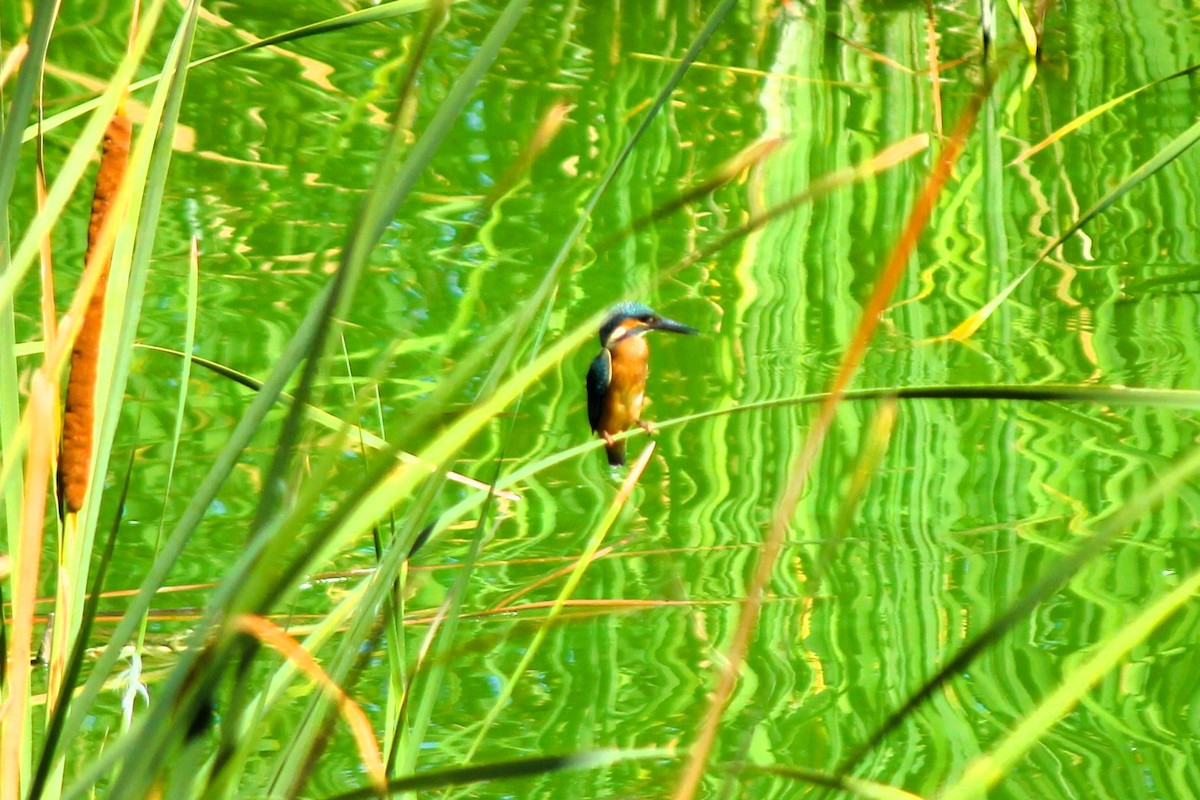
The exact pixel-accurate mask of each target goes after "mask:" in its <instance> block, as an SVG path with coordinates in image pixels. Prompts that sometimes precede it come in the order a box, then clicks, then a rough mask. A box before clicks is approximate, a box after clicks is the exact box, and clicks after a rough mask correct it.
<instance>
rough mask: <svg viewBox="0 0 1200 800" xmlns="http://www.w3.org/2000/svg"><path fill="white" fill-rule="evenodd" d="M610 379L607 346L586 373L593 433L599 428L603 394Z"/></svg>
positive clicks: (610, 360) (610, 359)
mask: <svg viewBox="0 0 1200 800" xmlns="http://www.w3.org/2000/svg"><path fill="white" fill-rule="evenodd" d="M610 381H612V354H610V353H609V352H608V348H604V349H602V350H601V351H600V355H598V356H596V358H595V359H593V360H592V366H590V367H588V374H587V397H588V422H589V423H591V426H592V432H593V433H595V432H596V431H598V430H600V414H601V413H602V412H603V410H604V395H605V394H606V393H607V392H608V384H609V382H610Z"/></svg>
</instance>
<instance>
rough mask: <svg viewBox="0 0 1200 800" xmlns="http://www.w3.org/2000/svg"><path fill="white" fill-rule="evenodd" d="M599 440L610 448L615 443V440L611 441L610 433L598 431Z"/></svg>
mask: <svg viewBox="0 0 1200 800" xmlns="http://www.w3.org/2000/svg"><path fill="white" fill-rule="evenodd" d="M600 438H601V439H603V440H604V444H606V445H607V446H609V447H612V446H613V445H614V444H616V443H617V442H616V440H615V439H613V435H612V434H611V433H609V432H608V431H600Z"/></svg>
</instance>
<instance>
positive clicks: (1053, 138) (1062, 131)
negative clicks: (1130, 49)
mask: <svg viewBox="0 0 1200 800" xmlns="http://www.w3.org/2000/svg"><path fill="white" fill-rule="evenodd" d="M1196 70H1200V64H1193V65H1192V66H1190V67H1184V68H1183V69H1181V70H1179V71H1177V72H1172V73H1171V74H1170V75H1166V76H1164V77H1162V78H1157V79H1155V80H1152V81H1150V82H1149V83H1147V84H1145V85H1143V86H1139V87H1138V88H1136V89H1134V90H1133V91H1129V92H1126V93H1125V94H1123V95H1121V96H1120V97H1114V98H1113V99H1112V100H1109V101H1108V102H1105V103H1101V104H1100V105H1098V106H1096V107H1095V108H1093V109H1091V110H1089V111H1085V112H1084V113H1082V114H1080V115H1079V116H1078V117H1076V118H1075V119H1073V120H1071V121H1070V122H1068V123H1067V124H1066V125H1063V126H1062V127H1060V128H1058V129H1057V130H1055V131H1054V132H1053V133H1051V134H1050V135H1049V136H1047V137H1046V138H1045V139H1042V141H1040V142H1038V143H1037V144H1035V145H1033V146H1032V147H1029V148H1026V149H1025V150H1023V151H1022V152H1021V153H1020V154H1019V155H1018V156H1017V157H1016V158H1014V159H1013V160H1012V161H1011V162H1010V163H1009V166H1012V165H1014V164H1020V163H1021V162H1022V161H1024V160H1025V159H1027V158H1029V157H1030V156H1034V155H1037V154H1038V153H1040V152H1041V151H1043V150H1045V149H1046V148H1047V147H1049V146H1050V145H1052V144H1055V143H1056V142H1060V141H1062V140H1063V139H1065V138H1066V137H1067V136H1069V135H1070V134H1072V133H1074V132H1075V131H1077V130H1079V129H1080V128H1082V127H1083V126H1084V125H1086V124H1088V123H1089V122H1091V121H1092V120H1094V119H1095V118H1096V117H1098V116H1100V115H1101V114H1104V113H1107V112H1108V111H1111V110H1112V109H1114V108H1116V107H1117V106H1119V105H1120V104H1121V103H1124V102H1125V101H1126V100H1128V99H1130V98H1131V97H1134V96H1135V95H1138V94H1141V93H1142V92H1144V91H1146V90H1147V89H1151V88H1153V87H1155V86H1158V85H1159V84H1160V83H1166V82H1167V81H1171V80H1174V79H1176V78H1182V77H1184V76H1186V75H1191V74H1192V73H1193V72H1195V71H1196Z"/></svg>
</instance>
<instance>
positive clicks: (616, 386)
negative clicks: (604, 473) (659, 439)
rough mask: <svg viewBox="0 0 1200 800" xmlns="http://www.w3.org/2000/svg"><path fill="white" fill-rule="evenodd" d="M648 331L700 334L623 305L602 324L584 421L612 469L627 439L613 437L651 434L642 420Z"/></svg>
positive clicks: (618, 462)
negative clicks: (637, 430)
mask: <svg viewBox="0 0 1200 800" xmlns="http://www.w3.org/2000/svg"><path fill="white" fill-rule="evenodd" d="M650 331H670V332H671V333H683V334H689V335H690V334H695V333H699V331H697V330H696V329H695V328H690V327H688V326H687V325H684V324H683V323H682V322H676V321H675V320H673V319H667V318H666V317H660V316H659V315H658V314H656V313H654V310H653V309H652V308H650V307H649V306H644V305H642V304H641V303H631V302H627V303H621V304H619V305H617V306H616V307H614V308H613V310H612V313H610V314H609V315H608V319H606V320H604V324H603V325H601V326H600V355H598V356H596V358H595V359H594V360H593V361H592V366H591V367H590V368H589V369H588V374H587V397H588V422H590V423H591V425H592V433H595V434H599V436H600V438H601V439H603V440H604V449H605V450H606V451H607V452H608V463H609V464H611V465H612V466H614V467H615V466H620V465H622V464H624V463H625V440H623V439H622V440H621V441H619V442H616V441H613V437H614V436H616V435H617V434H618V433H623V432H624V431H627V430H629V429H630V428H632V427H633V426H634V425H638V426H640V427H641V428H642V429H643V430H645V431H646V433H650V434H652V433H654V428H653V427H651V425H650V423H648V422H645V421H643V420H642V406H643V405H645V402H646V375H647V373H648V372H649V362H650V346H649V345H647V344H646V334H647V333H649V332H650Z"/></svg>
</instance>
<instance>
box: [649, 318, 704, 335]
mask: <svg viewBox="0 0 1200 800" xmlns="http://www.w3.org/2000/svg"><path fill="white" fill-rule="evenodd" d="M648 324H649V326H650V327H651V328H653V329H654V330H656V331H667V332H669V333H685V334H687V335H689V336H691V335H694V334H697V333H699V332H700V331H698V330H696V329H695V328H692V327H690V326H688V325H684V324H683V323H682V322H676V321H675V320H673V319H667V318H666V317H659V318H658V319H656V320H654V321H652V322H650V323H648Z"/></svg>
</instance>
